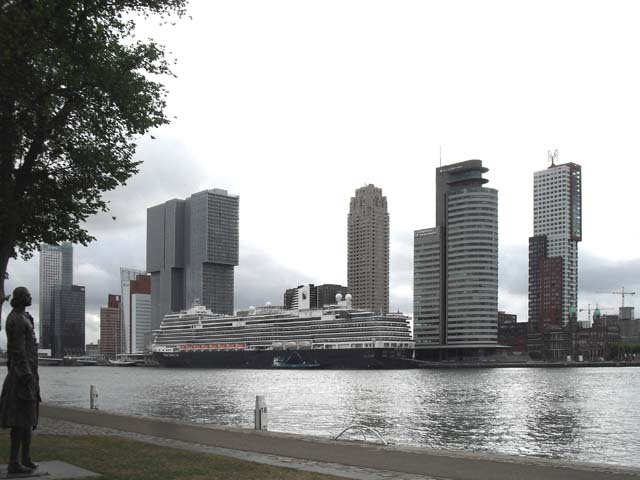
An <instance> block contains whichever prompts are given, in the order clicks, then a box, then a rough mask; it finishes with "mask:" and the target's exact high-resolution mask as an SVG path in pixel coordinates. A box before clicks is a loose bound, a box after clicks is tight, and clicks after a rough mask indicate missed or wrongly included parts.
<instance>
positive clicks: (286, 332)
mask: <svg viewBox="0 0 640 480" xmlns="http://www.w3.org/2000/svg"><path fill="white" fill-rule="evenodd" d="M351 300H352V299H351V295H350V294H347V295H346V296H345V298H344V300H343V299H342V295H341V294H337V295H336V303H335V304H334V305H326V306H324V307H323V308H319V309H303V308H299V309H293V310H285V309H284V308H283V307H278V306H272V305H270V304H269V303H267V304H266V305H265V306H264V307H260V308H254V307H251V308H250V309H249V310H246V311H241V312H238V313H237V314H236V315H233V316H230V315H221V314H215V313H212V312H211V311H210V310H208V309H207V308H206V307H204V306H201V305H197V304H196V305H194V306H193V307H192V308H190V309H189V310H185V311H182V312H180V313H172V314H169V315H166V316H165V317H164V318H163V320H162V323H161V325H160V328H159V329H158V330H156V331H155V332H154V342H153V346H152V351H153V356H154V358H155V359H156V360H157V361H158V362H159V363H160V365H162V366H166V367H203V368H335V369H347V368H353V369H359V368H408V367H410V366H411V362H409V361H408V360H410V359H411V356H412V355H413V349H414V346H415V343H414V342H413V339H412V336H411V328H410V325H409V317H407V316H406V315H403V314H401V313H387V314H378V313H375V312H371V311H367V310H361V309H355V308H352V306H351Z"/></svg>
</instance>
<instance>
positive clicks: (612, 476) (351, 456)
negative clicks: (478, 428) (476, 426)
mask: <svg viewBox="0 0 640 480" xmlns="http://www.w3.org/2000/svg"><path fill="white" fill-rule="evenodd" d="M41 414H42V417H43V418H42V425H41V428H39V430H40V432H41V433H54V434H55V433H58V434H62V433H65V434H70V435H74V434H75V435H81V434H94V435H95V434H99V435H120V436H124V437H127V438H132V439H134V440H140V441H144V442H150V443H154V444H157V445H162V446H169V447H175V448H184V449H187V450H192V451H198V452H204V453H211V454H216V455H223V456H229V457H234V458H238V459H241V460H248V461H252V462H258V463H267V464H269V465H276V466H284V467H289V468H296V469H300V470H307V471H312V472H319V473H325V474H331V475H335V476H341V477H345V478H354V479H372V480H383V479H392V478H393V479H400V480H404V479H406V480H418V479H447V480H512V479H518V480H529V479H541V478H542V479H544V480H640V469H637V468H625V467H616V466H611V465H603V464H586V463H576V462H567V461H559V460H551V459H544V458H535V457H517V456H508V455H498V454H493V455H488V454H480V453H471V452H457V451H444V450H431V449H425V448H415V447H403V446H395V445H392V446H382V445H373V444H363V443H360V442H346V441H334V440H330V439H328V438H320V437H312V436H305V435H293V434H285V433H276V432H265V431H255V430H249V429H241V428H233V427H223V426H208V425H197V424H193V423H187V422H179V421H174V420H168V419H156V418H148V417H133V416H126V415H120V414H115V413H108V412H104V411H96V410H88V409H80V408H68V407H58V406H54V405H48V404H43V405H42V408H41Z"/></svg>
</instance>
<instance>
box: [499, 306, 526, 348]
mask: <svg viewBox="0 0 640 480" xmlns="http://www.w3.org/2000/svg"><path fill="white" fill-rule="evenodd" d="M527 330H528V324H527V322H518V316H517V315H513V314H510V313H505V312H498V343H499V344H500V345H505V346H507V347H511V351H513V352H519V353H524V352H526V351H527Z"/></svg>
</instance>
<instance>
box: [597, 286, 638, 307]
mask: <svg viewBox="0 0 640 480" xmlns="http://www.w3.org/2000/svg"><path fill="white" fill-rule="evenodd" d="M596 293H608V294H610V295H622V308H624V297H625V295H635V294H636V292H627V291H626V290H625V289H624V287H622V291H620V292H596Z"/></svg>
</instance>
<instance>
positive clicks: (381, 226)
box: [347, 185, 389, 313]
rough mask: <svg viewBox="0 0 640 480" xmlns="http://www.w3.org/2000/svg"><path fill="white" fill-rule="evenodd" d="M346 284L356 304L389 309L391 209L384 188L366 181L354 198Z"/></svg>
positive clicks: (383, 310)
mask: <svg viewBox="0 0 640 480" xmlns="http://www.w3.org/2000/svg"><path fill="white" fill-rule="evenodd" d="M348 225H349V230H348V259H347V284H348V285H349V291H350V293H351V294H352V295H353V306H354V308H365V309H367V310H372V311H374V312H382V313H387V312H388V311H389V213H388V212H387V197H385V196H383V195H382V189H381V188H377V187H375V186H374V185H367V186H365V187H362V188H359V189H357V190H356V195H355V197H352V198H351V201H350V204H349V217H348Z"/></svg>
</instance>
